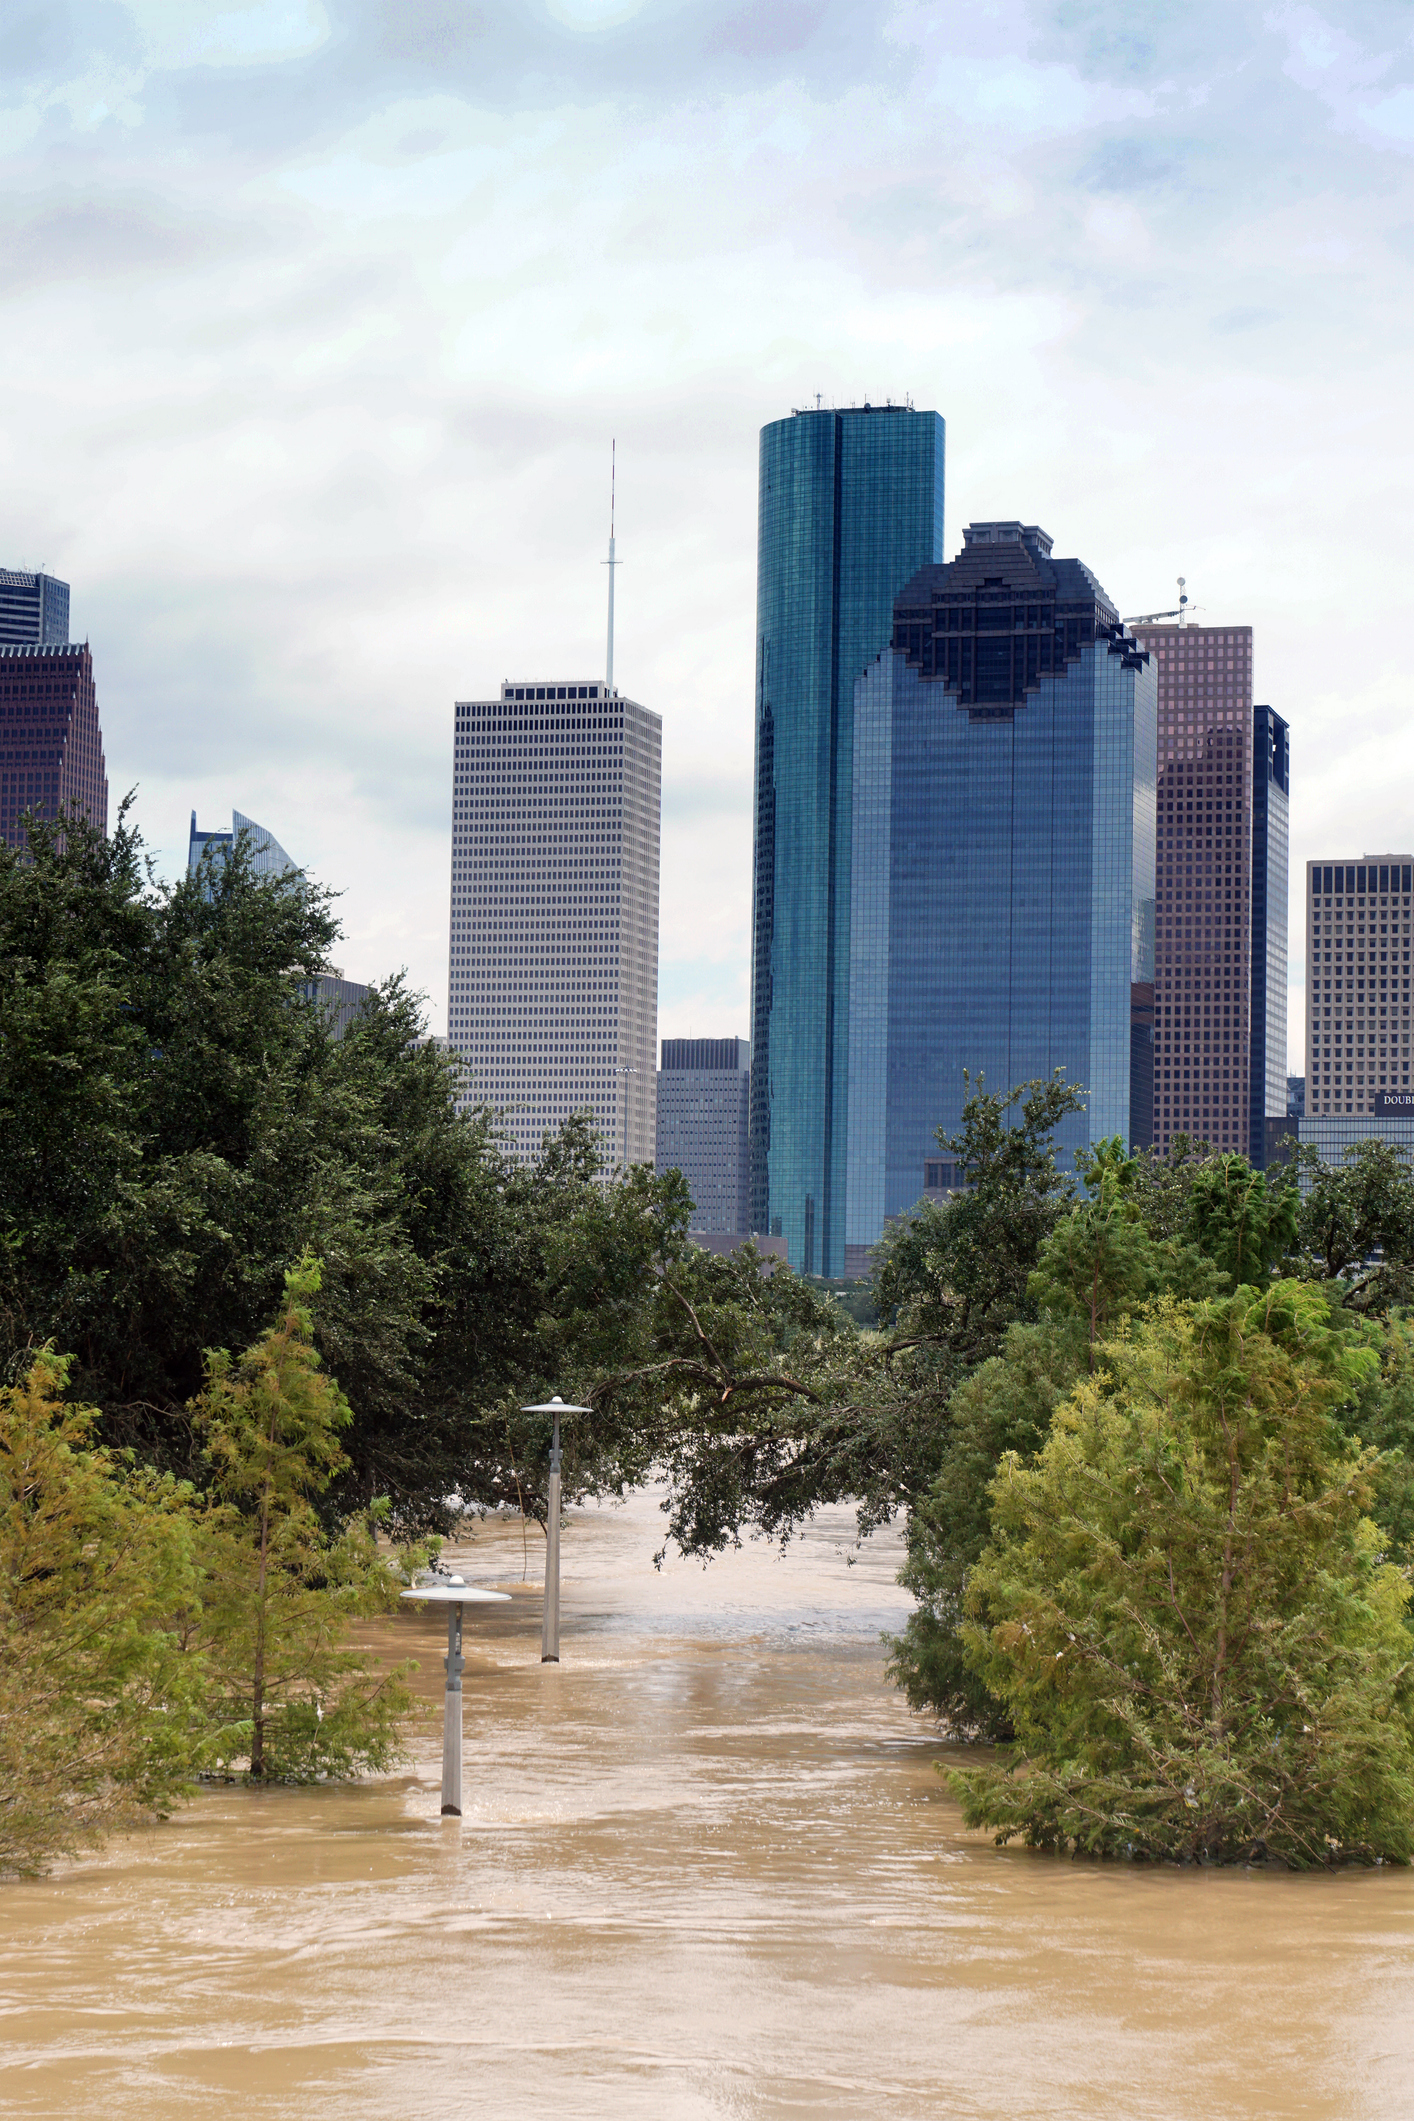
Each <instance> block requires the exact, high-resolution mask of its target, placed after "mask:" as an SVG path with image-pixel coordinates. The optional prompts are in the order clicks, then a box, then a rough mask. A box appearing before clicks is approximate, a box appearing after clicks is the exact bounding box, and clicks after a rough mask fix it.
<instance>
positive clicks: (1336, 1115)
mask: <svg viewBox="0 0 1414 2121" xmlns="http://www.w3.org/2000/svg"><path fill="white" fill-rule="evenodd" d="M1411 880H1414V856H1411V855H1408V854H1380V855H1362V856H1361V857H1360V858H1359V859H1358V860H1355V859H1346V860H1344V861H1338V862H1308V863H1307V864H1306V965H1307V973H1306V1110H1305V1115H1304V1118H1303V1122H1302V1127H1301V1139H1302V1140H1303V1141H1312V1140H1314V1141H1316V1142H1317V1143H1318V1145H1322V1144H1324V1143H1325V1142H1326V1140H1327V1139H1329V1140H1330V1141H1332V1142H1335V1141H1342V1140H1347V1139H1348V1140H1354V1139H1358V1138H1359V1137H1360V1135H1361V1134H1362V1133H1363V1134H1378V1133H1380V1132H1382V1131H1383V1129H1381V1128H1379V1127H1364V1128H1361V1127H1355V1128H1353V1129H1352V1128H1348V1127H1346V1128H1343V1129H1340V1128H1336V1127H1335V1126H1334V1122H1335V1121H1336V1120H1337V1119H1339V1120H1341V1121H1342V1122H1344V1121H1345V1120H1347V1119H1349V1120H1351V1121H1354V1120H1355V1119H1357V1118H1360V1117H1361V1116H1362V1115H1363V1116H1364V1117H1366V1118H1375V1117H1378V1118H1379V1119H1382V1120H1383V1119H1393V1118H1395V1117H1399V1116H1402V1118H1403V1120H1404V1122H1405V1123H1406V1124H1407V1122H1408V1119H1409V1118H1410V1116H1411V1115H1414V1096H1411V1086H1410V1081H1409V1008H1410V998H1409V953H1410V941H1411V936H1410V926H1411V907H1414V892H1411V889H1410V886H1411ZM1326 1121H1329V1122H1331V1124H1330V1125H1324V1124H1322V1123H1324V1122H1326ZM1398 1138H1399V1139H1401V1140H1404V1139H1407V1138H1408V1137H1407V1135H1406V1134H1405V1133H1403V1132H1401V1133H1400V1134H1399V1136H1398ZM1322 1153H1323V1154H1324V1153H1325V1151H1324V1147H1323V1148H1322ZM1330 1161H1332V1162H1338V1161H1339V1156H1338V1153H1337V1154H1336V1155H1334V1156H1332V1157H1331V1158H1330Z"/></svg>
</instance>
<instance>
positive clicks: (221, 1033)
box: [0, 814, 689, 1533]
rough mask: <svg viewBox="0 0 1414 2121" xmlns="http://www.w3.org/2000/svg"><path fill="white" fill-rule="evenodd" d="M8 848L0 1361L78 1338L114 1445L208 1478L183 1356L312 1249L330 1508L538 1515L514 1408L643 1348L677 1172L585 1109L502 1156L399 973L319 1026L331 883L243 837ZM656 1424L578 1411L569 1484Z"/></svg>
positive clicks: (124, 827) (261, 1312) (201, 1373)
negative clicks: (330, 1456) (253, 851)
mask: <svg viewBox="0 0 1414 2121" xmlns="http://www.w3.org/2000/svg"><path fill="white" fill-rule="evenodd" d="M31 847H32V853H33V859H32V860H31V859H24V860H22V859H20V858H19V857H18V856H17V855H16V854H15V853H14V852H13V851H12V850H10V849H7V848H4V847H0V1361H3V1360H10V1361H13V1360H15V1359H16V1357H17V1356H18V1355H20V1354H22V1352H23V1351H24V1350H25V1349H26V1348H29V1347H32V1346H34V1345H39V1344H43V1343H44V1342H45V1341H46V1340H51V1339H52V1340H53V1341H54V1342H55V1343H56V1345H60V1346H65V1347H68V1348H71V1349H72V1350H73V1351H74V1382H75V1387H76V1389H77V1390H78V1391H79V1392H80V1393H81V1395H82V1396H83V1397H85V1398H87V1399H90V1400H92V1401H93V1402H95V1403H96V1404H98V1405H99V1406H100V1407H101V1408H102V1424H103V1434H104V1438H105V1441H107V1442H109V1443H114V1444H119V1445H132V1446H134V1447H135V1448H136V1449H137V1450H138V1451H139V1452H140V1454H141V1455H142V1456H143V1457H144V1458H146V1459H147V1460H148V1461H149V1462H152V1463H155V1464H159V1465H165V1466H167V1467H169V1468H172V1469H174V1470H176V1471H179V1472H181V1473H184V1474H186V1475H188V1476H190V1477H192V1478H196V1479H202V1478H204V1477H205V1474H204V1470H203V1466H202V1461H201V1458H200V1454H199V1452H198V1450H197V1447H196V1444H195V1440H194V1438H193V1435H192V1429H191V1422H190V1417H189V1415H188V1413H187V1408H188V1405H189V1403H190V1402H191V1401H192V1400H193V1399H194V1398H195V1397H196V1396H197V1395H198V1394H199V1393H200V1392H201V1390H202V1388H203V1383H204V1378H205V1370H204V1362H205V1351H206V1350H207V1349H208V1348H211V1347H224V1348H242V1347H247V1346H249V1345H250V1344H251V1342H252V1341H253V1340H254V1339H255V1338H256V1336H257V1335H258V1334H259V1333H260V1332H261V1330H262V1327H263V1325H264V1322H265V1321H266V1319H268V1317H269V1316H270V1314H271V1312H272V1310H273V1309H274V1307H275V1305H276V1303H277V1302H278V1301H279V1298H280V1291H281V1288H282V1285H283V1278H284V1275H285V1272H286V1270H287V1268H288V1267H289V1265H290V1263H291V1261H293V1260H296V1259H298V1258H299V1257H300V1255H301V1253H302V1252H303V1251H304V1250H305V1249H306V1248H309V1249H310V1250H311V1251H312V1252H313V1253H315V1254H316V1255H317V1256H318V1257H319V1258H320V1260H321V1261H322V1272H323V1284H322V1289H321V1294H320V1302H319V1309H318V1318H317V1325H316V1342H317V1346H318V1348H319V1351H320V1353H321V1355H322V1356H323V1358H324V1360H325V1362H326V1364H327V1366H328V1367H329V1369H330V1370H331V1371H332V1372H333V1373H334V1374H335V1375H336V1376H337V1377H338V1378H339V1381H340V1384H341V1386H342V1388H343V1390H344V1392H345V1393H346V1395H347V1398H348V1402H349V1406H350V1408H351V1410H352V1420H351V1422H350V1424H349V1426H348V1427H347V1429H346V1430H345V1431H344V1432H343V1433H342V1448H343V1452H344V1458H345V1463H344V1465H343V1467H342V1470H341V1471H340V1472H339V1473H338V1475H337V1476H336V1478H335V1479H334V1481H333V1483H332V1484H331V1485H330V1486H329V1487H328V1488H327V1489H326V1490H325V1491H324V1494H323V1496H322V1497H321V1498H320V1501H319V1509H320V1513H321V1515H322V1516H323V1518H324V1519H325V1520H326V1522H328V1523H333V1522H335V1521H337V1520H338V1519H340V1518H341V1517H344V1516H347V1515H349V1514H350V1513H356V1512H357V1511H359V1510H362V1509H365V1508H366V1507H367V1506H368V1505H369V1503H370V1502H371V1501H372V1499H373V1498H374V1497H375V1496H384V1497H386V1498H387V1499H388V1503H389V1508H390V1511H391V1521H392V1523H393V1524H394V1525H395V1526H396V1527H397V1528H398V1529H399V1530H400V1531H401V1532H408V1533H411V1532H416V1531H418V1530H422V1529H435V1530H446V1529H447V1528H448V1526H449V1523H450V1519H451V1516H452V1514H453V1513H452V1512H451V1511H449V1509H448V1507H447V1504H446V1498H447V1497H448V1496H449V1495H452V1494H454V1493H457V1494H460V1495H461V1496H462V1497H463V1498H464V1500H465V1501H466V1503H467V1504H469V1505H470V1506H472V1507H484V1506H491V1505H495V1504H497V1503H500V1502H504V1501H507V1500H509V1501H512V1502H516V1501H519V1500H522V1499H523V1500H524V1502H525V1504H526V1506H527V1508H529V1509H530V1510H531V1511H532V1512H539V1513H541V1514H543V1507H544V1478H545V1460H546V1457H547V1455H548V1448H549V1438H548V1432H547V1431H545V1429H544V1425H543V1423H541V1422H540V1421H539V1420H538V1419H535V1418H530V1417H523V1416H522V1415H521V1414H520V1412H519V1408H520V1406H521V1404H522V1403H523V1402H525V1401H527V1400H539V1399H544V1398H545V1397H547V1395H548V1393H549V1392H550V1391H552V1390H558V1391H560V1392H561V1393H565V1394H567V1395H573V1396H577V1397H584V1396H585V1394H586V1392H587V1391H588V1389H589V1386H590V1384H591V1383H592V1381H593V1380H594V1379H595V1378H596V1377H598V1376H599V1375H600V1373H601V1372H603V1371H604V1370H605V1369H609V1370H618V1369H624V1368H631V1367H633V1366H634V1365H636V1364H637V1363H638V1361H639V1360H640V1358H641V1357H642V1356H643V1355H644V1354H645V1352H646V1351H647V1350H649V1349H650V1348H651V1346H652V1344H653V1336H654V1332H655V1330H656V1328H655V1326H654V1323H653V1313H654V1304H655V1294H656V1279H655V1274H656V1267H657V1264H658V1262H660V1261H661V1260H662V1259H664V1258H668V1257H674V1256H676V1255H677V1254H679V1253H681V1252H682V1250H683V1249H684V1246H685V1242H686V1240H685V1236H684V1231H685V1227H686V1223H687V1219H688V1213H689V1207H688V1202H687V1196H686V1193H685V1190H684V1189H683V1185H682V1181H681V1179H680V1177H676V1176H674V1175H670V1176H668V1177H665V1178H663V1179H658V1178H655V1177H654V1176H653V1174H652V1173H651V1172H636V1173H634V1174H632V1177H631V1179H630V1181H629V1183H627V1184H625V1185H622V1186H606V1185H605V1184H604V1183H603V1180H602V1176H601V1173H600V1153H599V1149H598V1145H597V1144H596V1143H595V1141H594V1139H593V1137H592V1134H591V1131H590V1129H589V1126H588V1123H587V1122H586V1121H584V1120H579V1121H576V1122H573V1123H572V1124H571V1125H570V1126H569V1127H567V1128H566V1129H564V1130H563V1132H562V1133H561V1134H560V1135H558V1136H554V1137H550V1138H547V1141H546V1143H545V1145H544V1149H543V1152H542V1154H541V1156H540V1157H539V1159H538V1160H537V1162H536V1163H535V1165H534V1166H532V1167H530V1168H528V1169H527V1168H523V1167H520V1166H518V1165H517V1164H515V1163H513V1162H512V1161H511V1159H510V1158H509V1157H508V1156H507V1154H506V1153H505V1149H504V1145H503V1144H502V1142H501V1141H500V1139H499V1138H498V1136H497V1134H496V1132H495V1129H494V1126H493V1124H492V1122H491V1120H490V1118H489V1116H488V1115H487V1114H485V1113H473V1114H470V1115H467V1114H462V1113H458V1111H457V1110H456V1109H455V1107H454V1104H453V1101H452V1097H451V1094H450V1093H451V1089H452V1075H451V1070H450V1067H449V1064H448V1062H447V1061H446V1060H445V1059H444V1057H443V1056H442V1055H441V1054H440V1052H439V1051H438V1050H437V1049H435V1048H433V1047H431V1046H429V1045H426V1044H419V1043H418V1042H417V1041H418V1035H419V1033H420V1030H421V1021H420V1016H419V1012H418V1008H417V1005H416V1002H415V1000H414V998H413V997H411V996H410V995H409V994H408V993H407V992H406V990H405V988H404V986H403V984H402V982H401V981H400V980H397V979H394V980H391V981H389V982H387V983H386V984H385V985H383V986H382V987H375V988H374V989H373V990H372V993H371V995H370V999H369V1004H368V1007H367V1008H366V1010H364V1011H363V1012H361V1014H360V1015H359V1017H358V1018H357V1019H356V1020H355V1022H354V1023H353V1024H352V1025H351V1027H350V1028H349V1030H348V1031H347V1033H346V1035H345V1036H344V1037H343V1038H342V1039H341V1040H336V1039H334V1038H332V1037H331V1036H330V1034H329V1029H328V1025H327V1022H326V1019H325V1018H324V1016H323V1015H322V1013H321V1012H320V1010H319V1009H318V1008H317V1007H313V1006H309V1005H306V1004H305V1003H304V1002H303V1001H302V1000H301V999H300V998H299V995H298V991H297V987H296V984H295V981H294V975H296V974H300V973H303V972H307V971H311V970H313V969H316V968H317V967H318V966H319V965H320V964H322V963H323V962H325V959H326V956H327V952H328V950H329V947H330V945H331V943H332V941H333V939H334V937H335V935H336V934H337V928H336V924H335V922H334V919H333V916H332V913H331V909H330V906H329V902H328V899H327V896H326V895H325V894H323V893H321V892H320V891H319V890H318V889H317V888H316V887H314V886H313V885H311V884H309V883H308V882H307V881H306V880H304V879H301V878H292V877H288V876H280V877H274V878H265V877H260V876H257V875H256V873H255V871H254V869H253V867H252V865H251V862H250V860H249V856H248V850H247V849H245V848H244V847H242V846H241V845H239V844H238V845H237V846H236V847H235V849H234V850H233V851H232V853H231V855H230V858H229V859H228V860H227V861H226V863H225V864H224V865H222V866H218V867H215V868H212V867H210V866H208V867H207V868H206V869H205V870H204V871H203V873H202V874H201V875H200V876H198V877H196V878H187V877H183V878H182V879H181V880H180V881H179V882H178V883H176V884H174V885H170V886H169V885H164V884H159V883H156V882H154V881H153V880H152V879H151V878H150V877H149V876H148V875H147V873H146V869H145V864H144V859H143V855H142V848H141V842H140V839H139V837H138V835H137V834H136V832H135V831H134V830H133V829H132V828H131V827H130V825H129V823H128V821H127V817H126V814H125V815H124V816H123V817H122V818H121V819H120V821H119V825H118V829H117V831H116V832H115V833H114V834H113V836H112V837H111V839H108V840H104V839H102V838H101V837H99V836H98V835H97V834H94V833H92V832H91V831H88V830H87V829H86V828H84V827H81V826H79V827H70V828H68V829H67V831H66V835H65V837H64V839H63V842H62V844H61V841H60V838H59V836H58V835H57V834H56V833H54V832H52V831H49V830H47V829H46V828H42V827H37V828H36V830H35V831H34V832H33V833H32V835H31ZM657 1433H658V1432H657V1430H656V1429H655V1432H654V1437H653V1438H652V1439H648V1440H644V1439H640V1437H639V1436H638V1435H637V1434H636V1433H631V1432H630V1431H629V1430H628V1429H627V1428H626V1427H625V1426H624V1425H623V1424H622V1423H619V1422H617V1421H616V1420H615V1419H613V1418H606V1419H605V1420H603V1421H596V1422H589V1423H582V1424H579V1425H577V1427H576V1429H575V1431H574V1433H573V1434H572V1435H571V1436H570V1438H569V1439H568V1442H569V1458H568V1461H567V1466H566V1474H567V1481H566V1493H567V1496H568V1497H574V1496H576V1495H583V1494H586V1493H591V1492H613V1491H616V1490H617V1489H619V1488H621V1487H622V1485H623V1484H624V1483H625V1482H626V1481H629V1480H632V1479H637V1478H638V1477H640V1475H641V1473H642V1470H643V1467H644V1465H645V1463H646V1457H645V1452H646V1450H647V1449H649V1448H651V1445H652V1443H653V1442H654V1441H656V1436H657Z"/></svg>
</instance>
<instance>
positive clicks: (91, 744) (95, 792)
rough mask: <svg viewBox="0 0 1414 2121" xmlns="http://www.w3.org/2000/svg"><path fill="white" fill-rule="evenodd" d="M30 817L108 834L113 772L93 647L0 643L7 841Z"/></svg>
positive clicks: (17, 838)
mask: <svg viewBox="0 0 1414 2121" xmlns="http://www.w3.org/2000/svg"><path fill="white" fill-rule="evenodd" d="M27 811H32V812H33V813H34V814H35V816H37V817H43V818H57V817H68V816H72V815H75V814H77V815H79V816H82V817H86V818H88V819H89V820H90V822H91V823H92V824H94V825H96V826H97V827H98V829H99V831H100V832H106V831H107V830H108V774H107V769H106V767H105V764H104V758H103V735H102V732H101V730H100V729H99V726H98V699H97V695H96V693H95V691H94V687H93V657H92V656H91V655H90V653H89V649H88V643H87V642H86V641H64V642H59V641H30V642H24V643H19V642H6V643H0V839H3V840H5V841H7V842H8V843H9V845H10V846H12V847H19V846H22V845H23V844H24V817H25V813H26V812H27Z"/></svg>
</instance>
